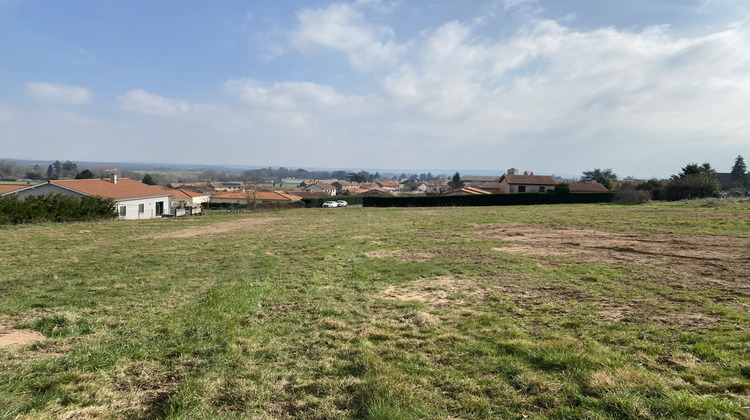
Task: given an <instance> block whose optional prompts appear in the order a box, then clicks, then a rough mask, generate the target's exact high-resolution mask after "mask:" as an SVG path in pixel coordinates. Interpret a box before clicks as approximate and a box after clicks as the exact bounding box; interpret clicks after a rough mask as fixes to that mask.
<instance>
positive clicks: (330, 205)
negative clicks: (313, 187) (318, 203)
mask: <svg viewBox="0 0 750 420" xmlns="http://www.w3.org/2000/svg"><path fill="white" fill-rule="evenodd" d="M338 206H339V203H337V202H335V201H326V202H325V203H323V207H338Z"/></svg>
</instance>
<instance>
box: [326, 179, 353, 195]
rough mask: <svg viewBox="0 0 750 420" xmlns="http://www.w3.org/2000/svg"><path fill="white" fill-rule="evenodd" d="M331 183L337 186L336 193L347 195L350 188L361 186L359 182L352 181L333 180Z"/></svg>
mask: <svg viewBox="0 0 750 420" xmlns="http://www.w3.org/2000/svg"><path fill="white" fill-rule="evenodd" d="M331 185H333V186H334V187H336V195H346V194H348V193H349V190H352V189H355V188H359V183H356V182H351V181H334V182H331Z"/></svg>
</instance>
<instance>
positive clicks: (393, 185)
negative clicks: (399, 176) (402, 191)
mask: <svg viewBox="0 0 750 420" xmlns="http://www.w3.org/2000/svg"><path fill="white" fill-rule="evenodd" d="M376 184H378V185H380V186H381V187H386V188H398V187H399V185H400V184H399V182H398V181H378V182H376Z"/></svg>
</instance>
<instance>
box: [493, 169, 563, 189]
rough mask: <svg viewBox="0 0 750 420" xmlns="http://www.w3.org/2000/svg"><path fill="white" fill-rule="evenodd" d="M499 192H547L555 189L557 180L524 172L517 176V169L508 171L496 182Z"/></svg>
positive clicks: (549, 176)
mask: <svg viewBox="0 0 750 420" xmlns="http://www.w3.org/2000/svg"><path fill="white" fill-rule="evenodd" d="M498 184H499V187H500V191H501V192H504V193H523V192H542V193H543V192H547V191H549V190H551V189H554V188H555V185H557V180H556V179H555V177H553V176H551V175H534V173H533V172H524V174H523V175H518V169H516V168H511V169H508V173H506V174H504V175H502V176H501V177H500V179H499V180H498Z"/></svg>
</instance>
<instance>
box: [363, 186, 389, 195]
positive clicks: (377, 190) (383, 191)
mask: <svg viewBox="0 0 750 420" xmlns="http://www.w3.org/2000/svg"><path fill="white" fill-rule="evenodd" d="M358 195H387V196H391V195H395V194H393V193H392V192H390V191H388V190H386V189H384V188H370V189H367V190H365V191H363V192H361V193H359V194H358Z"/></svg>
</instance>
